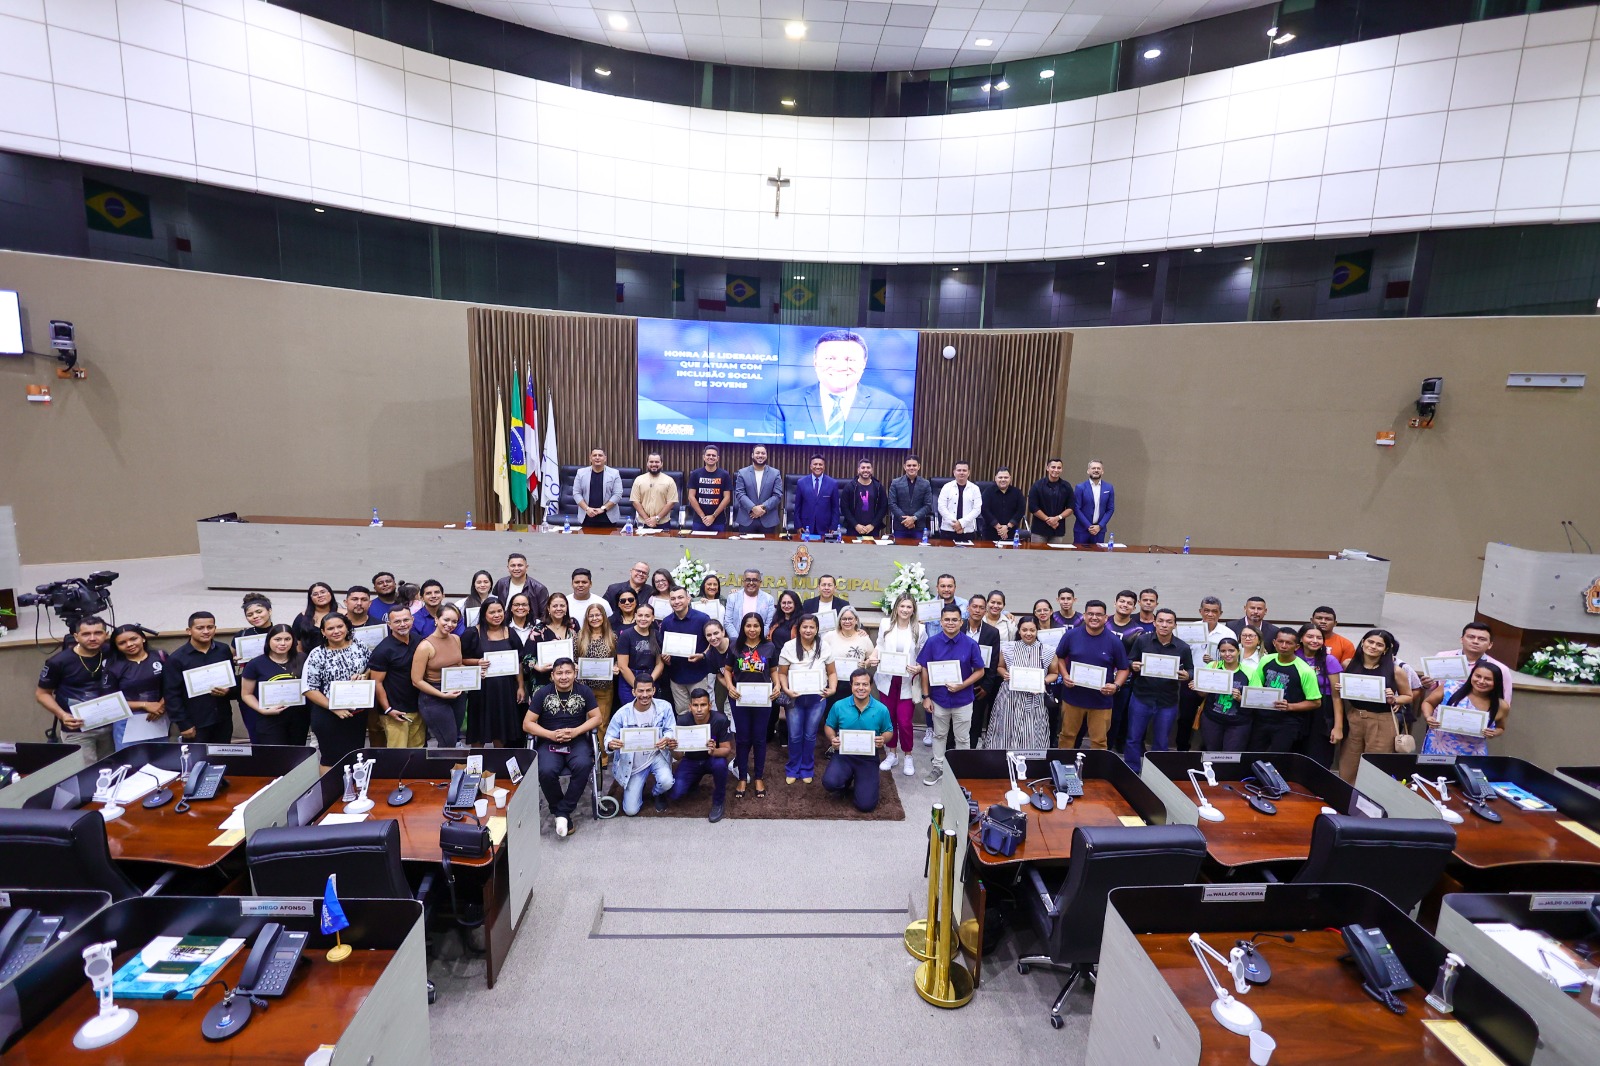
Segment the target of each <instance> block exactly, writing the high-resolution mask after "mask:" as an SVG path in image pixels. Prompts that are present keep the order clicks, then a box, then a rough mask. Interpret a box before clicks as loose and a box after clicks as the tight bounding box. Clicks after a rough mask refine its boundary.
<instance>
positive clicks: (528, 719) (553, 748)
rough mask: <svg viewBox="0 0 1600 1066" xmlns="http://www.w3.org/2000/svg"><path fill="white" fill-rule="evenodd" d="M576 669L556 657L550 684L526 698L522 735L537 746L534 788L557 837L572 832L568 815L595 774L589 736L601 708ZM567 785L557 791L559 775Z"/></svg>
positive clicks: (597, 721)
mask: <svg viewBox="0 0 1600 1066" xmlns="http://www.w3.org/2000/svg"><path fill="white" fill-rule="evenodd" d="M577 678H578V665H577V663H574V662H573V661H572V660H571V659H568V658H564V657H563V658H560V659H557V660H556V661H555V663H554V665H553V666H552V667H551V669H550V684H548V685H540V686H539V687H538V688H537V689H535V690H534V693H533V696H532V697H531V698H529V700H528V713H527V714H526V715H524V716H523V719H522V731H523V732H524V733H526V734H528V735H529V736H531V737H533V738H534V740H535V741H536V742H537V743H538V746H539V788H540V789H541V790H543V792H544V798H545V802H546V803H548V804H549V805H550V813H551V815H552V816H554V818H555V822H556V836H558V837H566V836H568V835H569V834H570V833H571V832H572V812H573V811H575V810H577V809H578V801H579V800H580V799H582V798H583V790H584V789H586V788H588V787H589V774H590V773H591V772H592V771H593V770H594V738H593V736H592V735H590V733H591V730H595V729H598V728H600V709H599V704H597V703H596V702H595V698H594V692H593V690H591V689H590V688H589V686H588V685H585V684H581V683H580V682H579V681H578V679H577ZM563 774H565V775H566V776H567V786H566V788H565V789H563V788H562V787H561V775H563Z"/></svg>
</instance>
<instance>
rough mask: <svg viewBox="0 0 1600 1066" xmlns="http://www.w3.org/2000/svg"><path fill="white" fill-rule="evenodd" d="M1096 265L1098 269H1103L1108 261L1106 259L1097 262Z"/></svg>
mask: <svg viewBox="0 0 1600 1066" xmlns="http://www.w3.org/2000/svg"><path fill="white" fill-rule="evenodd" d="M1094 265H1095V266H1097V267H1103V266H1105V265H1106V261H1105V260H1104V259H1100V260H1096V261H1095V264H1094Z"/></svg>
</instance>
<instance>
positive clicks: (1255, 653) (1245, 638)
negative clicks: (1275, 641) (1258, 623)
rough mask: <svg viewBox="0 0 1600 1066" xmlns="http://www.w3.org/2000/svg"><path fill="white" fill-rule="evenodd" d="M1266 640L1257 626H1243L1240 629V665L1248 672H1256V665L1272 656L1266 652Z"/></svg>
mask: <svg viewBox="0 0 1600 1066" xmlns="http://www.w3.org/2000/svg"><path fill="white" fill-rule="evenodd" d="M1266 647H1267V645H1266V638H1265V637H1264V636H1262V633H1261V630H1259V629H1257V628H1256V627H1255V626H1241V627H1240V628H1239V665H1240V666H1242V667H1244V668H1245V669H1246V670H1254V669H1255V668H1256V664H1257V663H1259V662H1260V661H1261V660H1262V659H1263V658H1264V657H1266V656H1267V655H1269V654H1271V653H1270V652H1269V651H1267V650H1266Z"/></svg>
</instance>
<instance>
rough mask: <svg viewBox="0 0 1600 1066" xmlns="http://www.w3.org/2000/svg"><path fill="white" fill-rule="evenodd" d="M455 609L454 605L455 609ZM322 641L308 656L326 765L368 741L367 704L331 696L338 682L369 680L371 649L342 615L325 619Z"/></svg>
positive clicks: (314, 728)
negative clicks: (352, 633)
mask: <svg viewBox="0 0 1600 1066" xmlns="http://www.w3.org/2000/svg"><path fill="white" fill-rule="evenodd" d="M451 610H454V608H451ZM321 637H322V643H321V644H320V645H319V646H318V647H315V648H312V649H311V651H310V652H309V653H307V655H306V665H305V673H303V674H302V675H301V677H302V678H303V679H304V681H305V683H306V699H307V700H309V701H310V702H311V732H313V733H315V734H316V737H317V747H318V748H320V749H321V751H322V765H323V766H334V765H337V764H338V762H339V760H341V759H343V758H344V757H345V756H346V755H349V754H350V753H351V752H352V751H355V750H356V749H357V748H359V747H361V746H362V745H364V744H366V742H367V711H368V710H369V709H370V708H371V706H372V704H371V703H370V702H369V703H368V704H367V706H366V707H355V706H344V705H336V704H335V701H334V699H333V698H332V696H331V693H332V692H333V686H334V683H335V682H337V681H365V680H366V677H367V649H366V648H365V647H364V646H363V645H361V644H358V643H355V642H354V641H352V640H351V639H350V623H349V622H348V621H346V620H345V617H344V615H342V614H328V615H324V616H323V618H322V627H321Z"/></svg>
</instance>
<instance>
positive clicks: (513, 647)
mask: <svg viewBox="0 0 1600 1066" xmlns="http://www.w3.org/2000/svg"><path fill="white" fill-rule="evenodd" d="M496 651H509V652H514V653H515V654H516V657H517V663H518V664H519V669H518V670H517V671H516V672H515V673H512V674H505V675H501V676H499V677H485V678H484V679H483V682H482V687H481V688H479V689H478V691H476V692H468V693H467V743H469V744H472V745H474V746H484V745H488V746H493V747H497V748H505V747H513V746H516V747H520V746H521V743H520V742H521V739H522V709H521V707H520V706H519V705H520V704H522V703H524V702H526V699H527V697H526V696H525V695H524V693H523V688H522V670H521V669H520V664H521V662H522V638H521V637H519V636H517V634H516V633H515V632H513V631H512V629H511V627H510V626H509V625H507V624H506V609H505V607H504V606H502V605H501V603H500V601H499V600H497V599H495V598H494V597H492V596H491V597H490V598H489V599H486V600H484V601H483V606H482V607H480V608H479V615H478V624H477V625H476V626H473V627H472V628H471V629H469V630H467V635H466V638H465V639H464V640H463V641H462V653H461V654H462V657H463V658H467V659H485V658H488V656H489V653H490V652H496ZM513 742H516V743H515V744H513Z"/></svg>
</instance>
